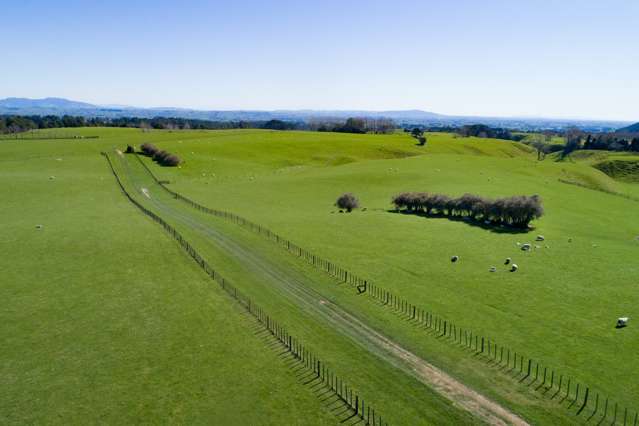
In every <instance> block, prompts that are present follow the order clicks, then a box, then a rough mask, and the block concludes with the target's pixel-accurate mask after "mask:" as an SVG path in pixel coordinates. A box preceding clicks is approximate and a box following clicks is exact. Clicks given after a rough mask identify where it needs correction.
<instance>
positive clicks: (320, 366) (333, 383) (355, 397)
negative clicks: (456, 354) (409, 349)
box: [102, 152, 388, 426]
mask: <svg viewBox="0 0 639 426" xmlns="http://www.w3.org/2000/svg"><path fill="white" fill-rule="evenodd" d="M102 155H104V157H105V158H106V160H107V162H108V164H109V168H110V169H111V172H112V173H113V176H114V177H115V179H116V182H117V183H118V186H119V187H120V189H121V190H122V192H123V193H124V195H125V196H126V198H127V199H128V200H129V201H131V203H133V204H134V205H135V206H136V207H137V208H138V209H140V210H141V211H142V212H143V213H144V214H146V215H147V216H149V217H150V218H151V219H153V220H154V221H155V222H157V223H158V224H160V225H162V227H163V228H164V230H165V231H167V232H168V233H169V234H170V235H171V236H172V237H173V238H174V239H175V240H177V242H178V243H179V244H180V246H182V248H183V249H184V250H185V251H186V252H187V253H188V254H189V255H190V256H191V257H192V258H193V260H195V262H196V263H197V264H198V265H199V266H200V267H201V268H202V269H203V270H204V271H205V272H206V273H207V274H208V275H209V277H211V278H212V279H213V280H214V281H216V282H217V283H218V284H219V285H220V287H222V289H223V290H224V291H225V292H226V293H227V294H228V295H230V296H231V297H232V298H234V299H235V300H236V301H237V302H238V303H239V304H240V305H241V306H242V307H244V309H246V310H247V311H248V312H249V313H250V314H251V315H252V316H253V317H254V318H255V319H257V321H258V322H259V323H260V324H261V325H262V326H264V328H265V329H266V330H268V332H270V333H271V335H272V336H273V337H275V338H276V339H277V340H278V341H279V342H280V343H281V344H282V345H283V346H284V347H285V348H286V349H287V350H288V352H289V353H290V354H291V355H292V356H293V358H294V359H295V360H296V361H297V362H298V363H300V364H302V365H303V366H304V367H305V368H307V369H308V370H311V371H312V373H313V374H314V375H315V380H318V381H319V382H320V383H322V384H324V386H326V387H328V388H329V389H330V390H331V391H332V392H333V394H334V395H336V396H337V397H338V398H339V399H340V400H341V401H342V403H344V404H345V405H346V406H347V407H349V409H350V410H352V412H353V416H357V417H359V418H360V419H361V420H362V421H364V422H365V424H366V425H373V426H388V422H386V421H385V420H384V419H383V418H382V416H381V415H380V414H379V413H377V414H376V413H375V410H374V409H373V408H371V406H370V405H369V404H367V403H366V402H365V400H364V398H362V397H361V396H360V395H359V394H358V393H357V392H355V391H354V390H353V388H352V387H351V386H349V385H348V384H347V383H346V382H345V381H344V379H343V378H341V377H339V376H337V375H336V374H335V373H334V372H333V371H332V370H331V369H330V368H329V367H328V366H327V364H326V363H324V362H323V361H321V360H320V359H319V358H318V357H317V356H316V355H315V354H314V353H313V352H311V351H309V350H308V349H307V348H306V347H305V346H304V345H303V343H302V342H301V340H300V339H298V338H296V337H294V336H293V335H291V334H290V333H289V332H288V331H287V330H286V328H284V327H283V326H282V325H281V324H280V323H279V322H277V321H276V320H274V319H273V318H272V317H271V316H270V315H269V314H268V313H267V312H266V311H265V310H264V309H262V308H261V307H260V306H259V305H257V304H256V303H255V302H253V301H252V299H251V298H249V297H248V296H246V295H245V294H244V293H242V292H241V291H240V290H238V289H237V288H236V287H235V286H233V285H232V284H231V283H230V282H229V281H228V280H226V279H225V278H224V277H222V276H221V275H220V274H219V273H218V272H216V271H215V270H214V269H213V268H212V267H211V266H210V265H209V263H208V262H207V261H206V260H204V258H203V257H202V256H201V255H200V254H199V253H198V252H197V251H196V250H195V248H194V247H193V246H192V245H191V244H189V242H188V241H187V240H186V239H184V237H182V235H181V234H180V233H179V232H178V231H177V230H176V229H175V228H173V227H172V226H171V225H169V224H168V223H167V222H165V221H164V219H162V218H161V217H160V216H158V215H156V214H155V213H153V212H152V211H150V210H148V209H147V208H146V207H144V206H143V205H142V204H140V203H139V202H138V201H137V200H135V199H134V198H133V197H131V195H130V194H129V192H128V191H127V190H126V189H125V187H124V185H123V184H122V181H121V180H120V177H119V176H118V174H117V172H116V171H115V168H114V167H113V163H112V162H111V159H110V158H109V156H108V154H107V153H106V152H102Z"/></svg>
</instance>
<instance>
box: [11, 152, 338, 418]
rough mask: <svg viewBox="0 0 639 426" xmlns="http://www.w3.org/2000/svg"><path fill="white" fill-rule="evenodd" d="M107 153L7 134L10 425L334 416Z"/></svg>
mask: <svg viewBox="0 0 639 426" xmlns="http://www.w3.org/2000/svg"><path fill="white" fill-rule="evenodd" d="M103 147H104V148H106V147H107V146H106V145H104V146H103ZM100 149H101V148H100V142H98V141H95V140H94V141H92V142H90V143H86V144H85V143H84V142H77V141H74V142H70V141H55V142H48V141H29V142H28V143H25V142H0V182H1V186H0V188H1V189H0V193H1V194H2V204H1V207H0V217H1V218H2V220H1V223H0V256H1V258H2V265H3V267H2V279H1V280H0V298H1V299H2V301H3V303H2V308H1V309H0V324H2V326H1V327H0V338H1V340H2V350H0V423H2V424H4V425H10V424H97V423H108V424H134V423H180V424H185V423H187V424H272V425H280V424H318V425H324V424H335V423H336V417H335V415H334V413H332V412H331V411H330V410H329V407H327V406H326V405H325V404H322V403H321V402H320V401H319V400H318V398H317V397H316V395H315V394H314V393H313V392H312V391H311V390H309V389H307V388H305V387H304V386H303V385H302V384H301V383H300V381H299V380H298V378H297V377H296V375H295V374H293V372H292V370H291V369H290V367H289V366H288V365H287V364H286V363H284V362H283V360H282V358H281V357H280V356H279V355H278V354H279V352H280V350H279V348H277V347H274V346H272V342H271V341H270V340H269V339H267V338H266V337H265V336H264V335H263V334H259V330H260V328H259V327H258V326H257V323H256V322H255V321H254V320H252V319H251V318H250V317H249V316H247V315H246V314H245V313H244V311H243V310H242V309H240V308H239V306H236V305H234V304H233V303H230V302H229V298H228V296H227V295H226V294H225V293H224V292H222V291H221V290H219V289H218V288H217V285H215V284H213V283H212V282H211V281H210V279H209V277H208V276H206V275H205V274H204V273H203V272H201V270H200V269H199V268H198V267H197V265H195V263H194V262H193V260H192V259H191V258H190V257H188V256H187V255H185V254H184V252H183V250H182V249H181V248H180V247H179V246H178V245H177V244H176V243H175V241H174V240H172V239H171V238H170V237H169V236H168V235H167V234H165V233H164V231H163V230H162V229H161V228H160V227H159V226H158V225H157V224H155V223H154V222H152V221H151V220H149V219H147V218H146V217H145V216H143V215H141V214H140V213H139V211H138V210H137V209H136V208H135V207H133V205H132V204H131V203H130V202H129V201H127V200H126V199H125V198H124V196H123V195H122V194H121V192H120V190H119V189H118V188H117V187H116V185H115V181H114V179H113V176H112V175H111V172H110V171H109V170H108V169H107V168H106V162H105V161H104V159H103V158H102V157H101V156H100V155H98V154H99V150H100ZM50 177H52V178H53V179H50ZM37 225H42V228H41V229H37V228H36V226H37Z"/></svg>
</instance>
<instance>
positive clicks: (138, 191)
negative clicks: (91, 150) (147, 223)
mask: <svg viewBox="0 0 639 426" xmlns="http://www.w3.org/2000/svg"><path fill="white" fill-rule="evenodd" d="M117 162H118V163H119V164H120V167H118V169H119V171H120V173H122V174H123V175H124V176H123V177H124V179H122V181H123V183H124V184H125V185H128V186H129V189H133V190H132V191H130V192H131V194H134V195H135V196H136V199H137V200H138V201H139V202H140V203H142V204H144V205H145V206H146V207H147V208H149V209H150V210H152V211H154V212H155V213H156V214H158V215H161V216H163V217H164V218H165V219H170V220H171V221H172V223H174V224H175V225H176V226H177V227H178V228H182V229H188V230H189V231H190V232H193V233H197V234H198V235H200V236H201V237H202V238H203V239H204V240H205V241H206V242H207V244H210V245H212V246H215V247H216V249H221V250H224V252H225V253H226V254H228V255H229V256H232V257H233V258H236V259H237V260H238V262H241V264H242V265H243V267H245V268H246V270H247V271H248V272H249V273H251V274H253V275H255V276H256V277H258V278H259V281H260V282H262V283H263V285H264V286H268V288H269V289H270V291H272V292H273V293H274V295H275V297H279V298H283V299H286V300H288V301H289V302H292V303H294V304H295V305H297V306H299V307H300V309H301V310H303V311H304V313H305V314H307V315H309V316H312V317H313V318H314V319H315V320H317V321H322V322H324V323H326V324H329V325H330V326H331V327H332V328H333V329H334V330H335V331H337V332H339V333H341V334H342V335H344V336H346V337H347V338H349V339H350V340H352V341H353V342H354V343H356V344H357V345H358V346H360V347H361V348H363V349H364V350H366V351H368V352H370V353H372V354H374V355H375V356H377V357H378V358H380V359H382V360H384V361H385V362H388V363H390V364H392V365H393V366H395V367H397V368H399V369H401V370H402V371H404V372H405V373H406V374H409V375H411V376H413V377H415V378H416V379H418V380H419V381H421V382H422V383H424V384H425V385H426V386H428V387H430V388H431V389H433V390H435V391H436V392H437V393H439V394H440V395H442V396H443V397H445V398H446V399H448V400H449V401H451V403H452V404H454V405H455V406H456V407H459V408H461V409H463V410H466V411H468V412H470V413H471V414H472V415H473V416H475V417H476V419H477V421H479V422H485V423H487V424H492V425H508V424H512V425H527V424H528V423H527V422H526V421H525V420H523V419H522V418H521V417H519V416H518V415H516V414H515V413H513V412H511V411H510V410H508V409H507V408H505V407H503V406H502V405H500V404H498V403H496V402H494V401H492V400H490V399H489V398H487V397H485V396H483V395H482V394H480V393H478V392H476V391H474V390H473V389H471V388H469V387H468V386H466V385H464V384H463V383H461V382H460V381H458V380H457V379H455V378H453V377H452V376H450V375H449V374H447V373H445V372H444V371H442V370H441V369H439V368H437V367H435V366H433V365H432V364H430V363H429V362H427V361H426V360H424V359H422V358H420V357H419V356H417V355H415V354H414V353H412V352H410V351H408V350H406V349H404V348H403V347H401V346H400V345H398V344H397V343H395V342H393V340H392V339H390V338H389V337H387V336H385V335H383V334H381V333H380V332H378V331H377V330H375V329H373V328H372V327H370V326H369V325H367V324H366V322H365V319H364V318H359V317H357V316H356V315H354V314H352V313H351V312H348V311H346V310H345V309H343V308H342V307H340V306H339V304H337V303H335V302H334V301H331V300H327V298H326V297H325V296H322V295H321V294H320V293H318V292H317V291H315V290H314V289H313V286H312V285H309V283H310V282H312V280H313V278H312V277H308V276H305V275H304V274H302V273H300V272H299V271H297V270H291V269H290V268H287V267H286V266H285V265H279V264H277V263H276V262H273V261H271V260H270V259H268V258H267V257H266V256H263V255H262V254H260V253H258V252H256V251H255V250H252V249H251V247H250V246H249V245H247V244H245V243H243V242H242V241H240V240H239V239H238V238H236V237H234V236H231V235H228V234H226V233H225V232H224V231H223V227H216V226H215V223H216V222H215V221H216V220H222V219H212V220H210V221H204V220H202V218H200V217H198V215H197V214H194V211H193V210H192V209H191V208H190V207H189V206H187V205H186V204H185V203H183V202H181V201H179V200H176V199H175V198H173V197H171V196H170V195H169V194H168V193H167V192H166V191H164V189H163V188H161V187H160V186H159V185H158V184H157V182H155V181H154V179H153V178H152V177H151V176H150V175H149V174H148V172H147V171H146V170H143V167H142V165H141V164H140V163H139V162H138V161H137V160H136V159H135V158H134V157H133V156H131V155H118V156H117Z"/></svg>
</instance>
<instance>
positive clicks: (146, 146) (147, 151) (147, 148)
mask: <svg viewBox="0 0 639 426" xmlns="http://www.w3.org/2000/svg"><path fill="white" fill-rule="evenodd" d="M140 149H141V150H142V154H144V155H146V156H147V157H153V155H155V153H156V152H158V151H159V150H158V147H157V146H155V145H153V144H152V143H148V142H146V143H143V144H142V145H140Z"/></svg>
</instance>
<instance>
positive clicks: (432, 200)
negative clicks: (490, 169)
mask: <svg viewBox="0 0 639 426" xmlns="http://www.w3.org/2000/svg"><path fill="white" fill-rule="evenodd" d="M392 202H393V204H394V205H395V207H396V208H397V209H398V210H402V209H405V210H406V211H409V212H412V213H425V214H438V215H443V216H449V217H468V218H472V219H475V220H478V221H480V220H481V221H484V222H486V221H488V222H490V223H492V224H500V225H508V226H513V227H517V228H526V227H528V224H529V223H530V221H532V220H533V219H537V218H539V217H541V216H542V215H543V214H544V209H543V206H542V202H541V198H540V197H539V196H538V195H532V196H526V195H518V196H513V197H506V198H498V199H489V198H484V197H480V196H478V195H473V194H464V195H462V196H461V197H459V198H451V197H449V196H447V195H443V194H430V193H427V192H404V193H401V194H399V195H396V196H395V197H393V200H392Z"/></svg>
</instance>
